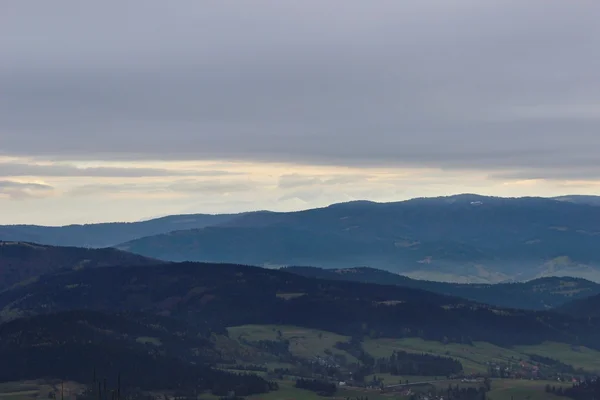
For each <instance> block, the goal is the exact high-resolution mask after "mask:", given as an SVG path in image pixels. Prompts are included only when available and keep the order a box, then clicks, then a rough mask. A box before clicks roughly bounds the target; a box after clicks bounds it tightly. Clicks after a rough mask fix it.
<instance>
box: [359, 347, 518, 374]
mask: <svg viewBox="0 0 600 400" xmlns="http://www.w3.org/2000/svg"><path fill="white" fill-rule="evenodd" d="M363 348H364V349H365V351H366V352H367V353H369V354H371V355H372V356H373V357H375V358H378V357H389V356H390V355H391V354H392V353H393V352H394V351H406V352H408V353H426V354H433V355H438V356H446V357H452V358H455V359H457V360H458V361H460V362H461V363H462V365H463V368H464V371H465V373H467V374H469V373H486V372H487V371H488V364H487V363H488V362H496V363H510V362H517V361H519V360H520V359H524V360H526V359H528V357H527V356H526V355H524V354H522V353H521V352H518V351H515V350H511V349H505V348H503V347H498V346H495V345H493V344H490V343H485V342H475V343H474V344H473V345H468V344H459V343H448V344H444V343H441V342H434V341H428V340H423V339H419V338H404V339H369V340H366V341H365V342H364V344H363Z"/></svg>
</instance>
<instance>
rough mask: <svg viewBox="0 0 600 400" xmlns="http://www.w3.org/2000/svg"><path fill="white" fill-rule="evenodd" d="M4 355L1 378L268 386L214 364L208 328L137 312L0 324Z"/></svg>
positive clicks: (223, 389) (256, 389) (244, 391)
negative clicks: (119, 378) (211, 365)
mask: <svg viewBox="0 0 600 400" xmlns="http://www.w3.org/2000/svg"><path fill="white" fill-rule="evenodd" d="M0 359H2V363H0V382H6V381H21V380H33V379H40V378H52V379H68V380H73V381H77V382H80V383H86V384H92V383H93V381H94V379H97V381H98V382H101V381H102V380H103V379H108V380H109V385H110V387H111V389H112V388H114V389H117V380H118V377H119V375H120V377H121V383H122V385H121V386H122V389H123V390H124V391H127V390H128V389H131V388H142V389H146V390H151V389H162V390H166V389H171V390H179V391H182V390H192V391H195V390H200V391H209V392H212V393H213V394H215V395H218V396H225V395H227V394H228V393H229V391H230V390H231V391H236V394H237V395H240V396H245V395H249V394H256V393H263V392H266V391H268V390H269V389H270V385H269V383H268V382H266V381H265V380H264V379H262V378H259V377H257V376H250V375H234V374H230V373H226V372H223V371H219V370H216V369H213V368H210V366H209V363H211V362H218V361H220V358H219V355H218V353H217V352H216V351H215V349H214V345H213V344H212V343H211V341H210V340H209V336H208V332H207V331H200V332H199V331H197V330H195V329H191V328H190V327H188V326H186V325H185V324H184V323H182V322H181V321H177V320H171V319H169V318H161V317H157V316H152V315H142V314H136V313H128V314H117V315H110V314H105V313H100V312H96V311H84V310H80V311H71V312H63V313H56V314H54V313H53V314H46V315H39V316H35V317H31V318H22V319H17V320H14V321H11V322H7V323H4V324H0ZM92 388H93V390H94V389H96V388H97V386H95V385H94V386H92ZM96 390H97V389H96ZM101 390H102V389H101ZM123 394H124V397H125V393H123ZM101 398H105V397H101Z"/></svg>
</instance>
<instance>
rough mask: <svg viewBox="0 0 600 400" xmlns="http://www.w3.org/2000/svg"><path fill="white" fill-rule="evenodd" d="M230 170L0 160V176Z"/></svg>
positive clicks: (219, 173) (215, 173)
mask: <svg viewBox="0 0 600 400" xmlns="http://www.w3.org/2000/svg"><path fill="white" fill-rule="evenodd" d="M232 174H233V173H232V172H228V171H218V170H210V171H190V170H184V171H182V170H169V169H161V168H122V167H88V168H81V167H77V166H74V165H69V164H25V163H9V162H4V163H2V162H0V176H15V177H16V176H45V177H51V176H52V177H61V176H62V177H113V178H119V177H120V178H141V177H160V176H185V175H193V176H224V175H232Z"/></svg>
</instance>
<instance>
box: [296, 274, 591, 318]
mask: <svg viewBox="0 0 600 400" xmlns="http://www.w3.org/2000/svg"><path fill="white" fill-rule="evenodd" d="M284 270H285V271H288V272H292V273H295V274H298V275H302V276H307V277H313V278H318V279H331V280H349V281H355V282H367V283H378V284H383V285H398V286H405V287H412V288H418V289H423V290H429V291H432V292H435V293H441V294H447V295H451V296H460V297H464V298H466V299H470V300H474V301H477V302H481V303H486V304H491V305H495V306H498V307H508V308H522V309H530V310H546V309H551V308H555V307H558V306H561V305H563V304H565V303H568V302H570V301H573V300H575V299H581V298H586V297H588V296H592V295H595V294H600V284H597V283H594V282H590V281H587V280H585V279H578V278H568V277H563V278H559V277H549V278H539V279H535V280H532V281H528V282H519V283H498V284H494V285H488V284H460V283H447V282H434V281H422V280H416V279H411V278H408V277H406V276H402V275H398V274H394V273H392V272H388V271H383V270H378V269H374V268H365V267H363V268H343V269H323V268H315V267H288V268H284Z"/></svg>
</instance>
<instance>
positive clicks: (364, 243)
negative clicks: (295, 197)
mask: <svg viewBox="0 0 600 400" xmlns="http://www.w3.org/2000/svg"><path fill="white" fill-rule="evenodd" d="M599 199H600V197H598V196H575V195H574V196H562V197H557V198H539V197H529V198H498V197H485V196H478V195H471V194H465V195H456V196H449V197H438V198H419V199H412V200H407V201H401V202H395V203H374V202H368V201H356V202H349V203H341V204H334V205H331V206H329V207H325V208H318V209H311V210H305V211H298V212H267V211H262V212H252V213H241V214H227V215H205V214H198V215H178V216H170V217H163V218H159V219H155V220H150V221H144V222H137V223H114V224H91V225H71V226H65V227H40V226H24V225H18V226H0V239H3V240H20V241H29V242H37V243H43V244H52V245H67V246H82V247H106V246H113V247H115V248H118V249H121V250H125V251H128V252H132V253H136V254H139V255H142V256H145V257H150V258H155V259H161V260H165V261H176V262H182V261H199V262H229V263H238V264H252V265H259V266H264V267H274V268H279V267H285V266H290V265H311V266H318V267H325V268H338V269H339V268H348V267H357V266H368V267H372V268H377V269H383V270H387V271H391V272H394V273H400V274H402V275H405V276H408V277H411V278H416V279H424V280H434V281H448V282H461V283H498V282H510V281H527V280H532V279H536V278H541V277H547V276H571V277H579V278H584V279H587V280H591V281H595V282H600V253H599V252H598V251H597V250H596V249H597V248H599V247H600V228H599V227H600V207H598V204H599Z"/></svg>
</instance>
